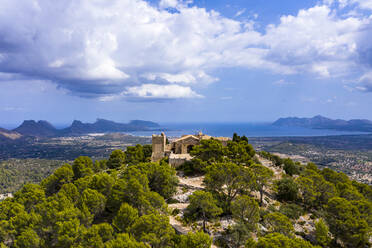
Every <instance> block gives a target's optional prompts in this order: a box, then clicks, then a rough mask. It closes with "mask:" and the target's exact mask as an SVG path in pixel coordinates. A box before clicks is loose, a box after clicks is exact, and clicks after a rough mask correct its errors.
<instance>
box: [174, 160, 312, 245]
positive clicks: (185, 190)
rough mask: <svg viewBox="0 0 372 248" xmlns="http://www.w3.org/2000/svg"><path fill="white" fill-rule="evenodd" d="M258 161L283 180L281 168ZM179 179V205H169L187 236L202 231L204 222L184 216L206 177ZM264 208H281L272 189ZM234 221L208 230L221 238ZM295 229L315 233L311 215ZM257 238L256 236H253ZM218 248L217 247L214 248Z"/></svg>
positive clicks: (211, 224)
mask: <svg viewBox="0 0 372 248" xmlns="http://www.w3.org/2000/svg"><path fill="white" fill-rule="evenodd" d="M258 159H259V160H260V162H261V163H262V165H264V166H266V167H268V168H270V169H271V170H273V172H274V180H277V179H280V178H282V175H283V173H285V172H283V170H282V169H281V168H278V167H275V166H274V165H273V164H272V162H271V161H269V160H266V159H264V158H262V157H259V156H258ZM177 177H178V179H179V185H178V190H177V193H176V195H175V196H174V197H173V200H175V201H177V203H174V204H169V205H168V206H169V210H170V211H171V212H172V213H173V214H172V215H171V216H170V223H171V225H172V226H173V227H174V228H175V230H176V231H177V232H178V233H181V234H187V233H188V232H192V231H196V230H201V229H202V222H201V221H197V222H195V223H191V224H187V223H186V222H185V221H184V220H183V214H184V212H185V210H186V208H187V206H188V205H189V203H188V196H189V195H191V194H192V193H193V192H194V191H196V190H203V189H204V185H203V180H204V176H195V177H187V176H184V175H183V173H182V172H179V173H178V174H177ZM264 194H265V196H264V199H263V200H264V203H263V206H264V207H266V208H267V207H268V206H275V207H276V208H279V206H280V203H279V202H278V201H276V200H275V197H274V192H272V190H271V189H269V188H266V189H265V192H264ZM252 197H255V198H257V199H259V193H258V192H252ZM234 224H235V223H234V220H232V219H231V218H230V217H223V218H220V219H217V220H214V221H211V222H208V223H207V229H208V230H209V231H210V235H211V236H212V237H214V238H216V237H218V236H221V233H222V232H223V231H224V230H226V229H227V228H228V227H229V226H232V225H234ZM294 227H295V231H296V233H305V234H309V235H310V234H311V233H313V231H314V220H313V219H311V218H310V216H309V215H305V216H301V217H300V218H299V219H298V220H296V221H295V222H294ZM261 229H265V227H264V226H261ZM253 237H256V234H254V235H253ZM212 247H216V246H212Z"/></svg>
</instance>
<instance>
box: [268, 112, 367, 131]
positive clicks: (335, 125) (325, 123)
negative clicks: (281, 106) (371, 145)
mask: <svg viewBox="0 0 372 248" xmlns="http://www.w3.org/2000/svg"><path fill="white" fill-rule="evenodd" d="M273 125H274V126H286V127H304V128H312V129H331V130H338V131H355V132H372V121H369V120H360V119H355V120H349V121H346V120H340V119H337V120H332V119H329V118H326V117H324V116H321V115H317V116H314V117H313V118H298V117H288V118H280V119H278V120H277V121H275V122H274V123H273Z"/></svg>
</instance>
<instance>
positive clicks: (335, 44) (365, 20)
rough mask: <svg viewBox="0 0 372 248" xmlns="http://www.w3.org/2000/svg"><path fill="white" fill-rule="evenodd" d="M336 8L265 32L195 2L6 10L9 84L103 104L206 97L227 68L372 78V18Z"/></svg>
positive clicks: (116, 1) (4, 62)
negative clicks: (38, 86) (54, 87)
mask: <svg viewBox="0 0 372 248" xmlns="http://www.w3.org/2000/svg"><path fill="white" fill-rule="evenodd" d="M335 2H336V1H331V0H327V1H324V2H323V3H322V4H319V5H316V6H314V7H312V8H309V9H304V10H300V11H299V12H298V14H297V15H293V16H292V15H288V16H282V17H281V19H280V21H279V23H277V24H272V25H268V26H267V27H266V29H265V31H264V32H260V31H258V30H255V28H254V26H255V25H252V22H253V23H254V20H250V24H247V22H246V21H245V22H243V21H242V22H241V21H237V20H234V19H230V18H226V17H224V16H222V15H221V14H220V13H218V12H216V11H213V10H211V11H207V10H206V9H204V8H199V7H197V6H195V5H194V6H190V5H189V4H190V3H192V1H188V0H184V1H181V0H161V1H160V2H159V5H158V6H154V5H150V4H149V3H147V2H146V1H143V0H112V1H105V0H94V1H92V0H80V1H75V0H64V1H52V0H33V1H29V0H17V1H14V0H0V5H1V10H0V34H1V35H0V74H3V75H16V76H18V77H23V78H30V79H40V80H45V81H52V82H54V83H56V84H58V86H59V87H60V88H63V89H67V90H68V91H70V92H72V93H73V94H76V95H79V96H82V97H96V98H99V99H101V100H110V99H115V98H116V97H119V98H121V97H130V96H136V97H138V98H146V99H148V98H192V97H200V95H199V94H198V93H197V87H198V86H199V85H201V84H204V85H205V84H209V83H213V82H215V81H217V80H218V78H217V77H216V76H214V71H215V70H216V69H219V68H227V67H242V68H248V69H252V70H255V69H260V70H268V71H271V72H273V73H277V74H296V73H309V74H314V75H315V76H317V77H342V76H348V75H351V74H353V75H354V74H359V77H361V76H362V75H365V74H366V73H368V72H370V71H371V68H372V55H371V54H372V45H370V42H369V41H370V38H371V32H370V29H371V27H372V24H371V21H372V18H371V17H369V15H367V14H365V13H364V12H363V11H362V12H358V13H360V15H357V16H346V17H345V16H343V15H339V14H338V13H337V11H338V9H337V8H335V7H333V5H334V3H335ZM337 2H338V3H339V4H342V5H344V6H351V7H350V8H355V9H353V10H354V11H359V10H360V9H361V8H363V9H364V10H365V9H368V8H369V7H370V6H371V5H370V4H371V1H367V0H366V1H362V0H342V1H341V0H339V1H337ZM167 8H175V9H177V11H168V9H167ZM0 78H1V77H0ZM185 84H187V86H185ZM361 84H362V85H361V87H366V83H363V82H361ZM123 92H125V94H123Z"/></svg>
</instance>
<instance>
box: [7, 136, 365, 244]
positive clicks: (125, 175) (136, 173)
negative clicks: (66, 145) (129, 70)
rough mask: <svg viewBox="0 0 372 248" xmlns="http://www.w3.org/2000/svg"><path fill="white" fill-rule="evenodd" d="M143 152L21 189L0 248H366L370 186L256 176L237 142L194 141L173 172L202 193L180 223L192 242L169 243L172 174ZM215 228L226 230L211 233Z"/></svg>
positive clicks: (310, 169)
mask: <svg viewBox="0 0 372 248" xmlns="http://www.w3.org/2000/svg"><path fill="white" fill-rule="evenodd" d="M149 151H150V147H148V146H145V147H144V146H141V145H136V146H133V147H130V148H129V149H127V151H126V152H123V151H120V150H117V151H114V152H113V153H112V154H111V156H110V157H109V158H108V160H101V161H95V162H93V161H92V160H91V159H90V158H89V157H78V158H77V159H75V160H74V162H73V163H72V164H71V165H70V164H65V165H63V166H61V167H60V168H58V169H57V170H55V172H54V173H53V174H52V175H50V176H49V177H47V178H46V179H44V180H43V181H42V182H41V184H27V185H24V186H23V188H22V189H21V190H20V191H18V192H17V193H16V194H15V195H14V198H8V199H6V200H4V201H2V202H1V203H0V244H1V247H110V248H111V247H154V248H157V247H181V248H192V247H200V248H204V247H205V248H207V247H210V246H211V244H212V237H211V236H213V237H214V243H215V244H216V245H217V246H218V247H256V248H261V247H265V248H266V247H283V248H286V247H293V248H294V247H306V248H307V247H308V248H311V247H369V245H370V244H369V238H370V235H371V226H372V188H371V187H370V186H368V185H365V184H361V183H357V182H355V181H351V180H350V179H349V178H348V177H347V176H346V175H345V174H343V173H337V172H335V171H333V170H330V169H323V170H320V169H318V168H317V166H316V165H314V164H311V163H310V164H307V165H301V164H299V163H294V162H293V161H291V160H289V159H286V160H282V159H280V158H277V157H275V156H273V155H271V154H269V153H261V154H260V155H261V156H264V157H265V158H267V159H270V160H272V161H274V163H273V167H272V168H269V167H266V166H264V165H262V164H261V163H260V160H259V159H258V157H257V156H256V154H255V151H254V149H253V148H252V146H251V145H249V144H248V140H247V139H246V138H245V137H239V136H238V135H234V138H233V141H229V142H228V145H227V146H222V144H221V143H220V142H219V141H217V140H213V139H211V140H203V141H202V142H201V144H200V145H199V146H196V147H194V149H193V150H192V155H193V156H194V159H193V160H192V161H191V162H189V163H187V164H185V165H184V166H183V167H181V168H179V170H185V172H187V173H188V174H196V175H199V176H200V175H202V176H203V178H204V186H203V187H204V188H203V189H202V190H196V191H194V192H193V193H192V194H191V195H190V196H189V200H188V206H187V208H186V209H185V212H184V213H183V215H181V216H182V221H183V222H184V223H189V224H191V226H193V227H194V228H193V232H189V233H188V234H183V235H182V234H177V233H176V232H175V229H174V228H173V227H172V226H171V224H170V222H169V216H170V211H169V210H168V207H167V202H168V203H170V202H172V201H174V199H173V196H174V194H175V193H176V192H177V185H178V178H177V176H176V171H175V169H173V168H171V167H170V166H169V165H168V164H167V162H166V159H164V160H162V161H160V162H159V163H151V162H149V156H150V155H151V153H150V152H149ZM273 169H275V171H282V173H281V174H277V173H276V174H275V175H274V172H273ZM177 217H179V216H177ZM307 217H309V218H307ZM222 218H228V219H229V220H231V222H230V223H231V224H229V225H228V227H227V228H212V227H216V226H218V225H217V224H218V222H219V221H220V220H222ZM301 218H302V219H301ZM305 220H306V221H305ZM302 222H303V223H302ZM305 222H306V223H305ZM198 223H200V225H199V224H198ZM194 224H195V225H194ZM295 224H296V225H295ZM220 225H221V224H220ZM298 225H300V226H301V228H303V229H302V231H299V230H298V228H297V226H298ZM308 225H313V227H314V228H313V229H311V230H310V229H306V226H308ZM210 235H211V236H210Z"/></svg>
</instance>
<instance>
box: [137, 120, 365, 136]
mask: <svg viewBox="0 0 372 248" xmlns="http://www.w3.org/2000/svg"><path fill="white" fill-rule="evenodd" d="M160 125H161V128H159V129H158V130H156V131H137V132H130V134H132V135H136V136H151V135H152V134H154V133H155V134H158V133H159V134H160V133H161V132H162V131H163V132H164V133H165V134H166V135H167V136H169V137H179V136H181V135H184V134H195V133H198V132H203V133H205V134H208V135H212V136H225V137H232V135H233V133H234V132H235V133H238V134H239V135H245V136H247V137H284V136H330V135H351V134H366V133H364V132H345V131H336V130H326V129H309V128H301V127H279V126H274V125H271V124H270V123H161V124H160Z"/></svg>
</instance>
